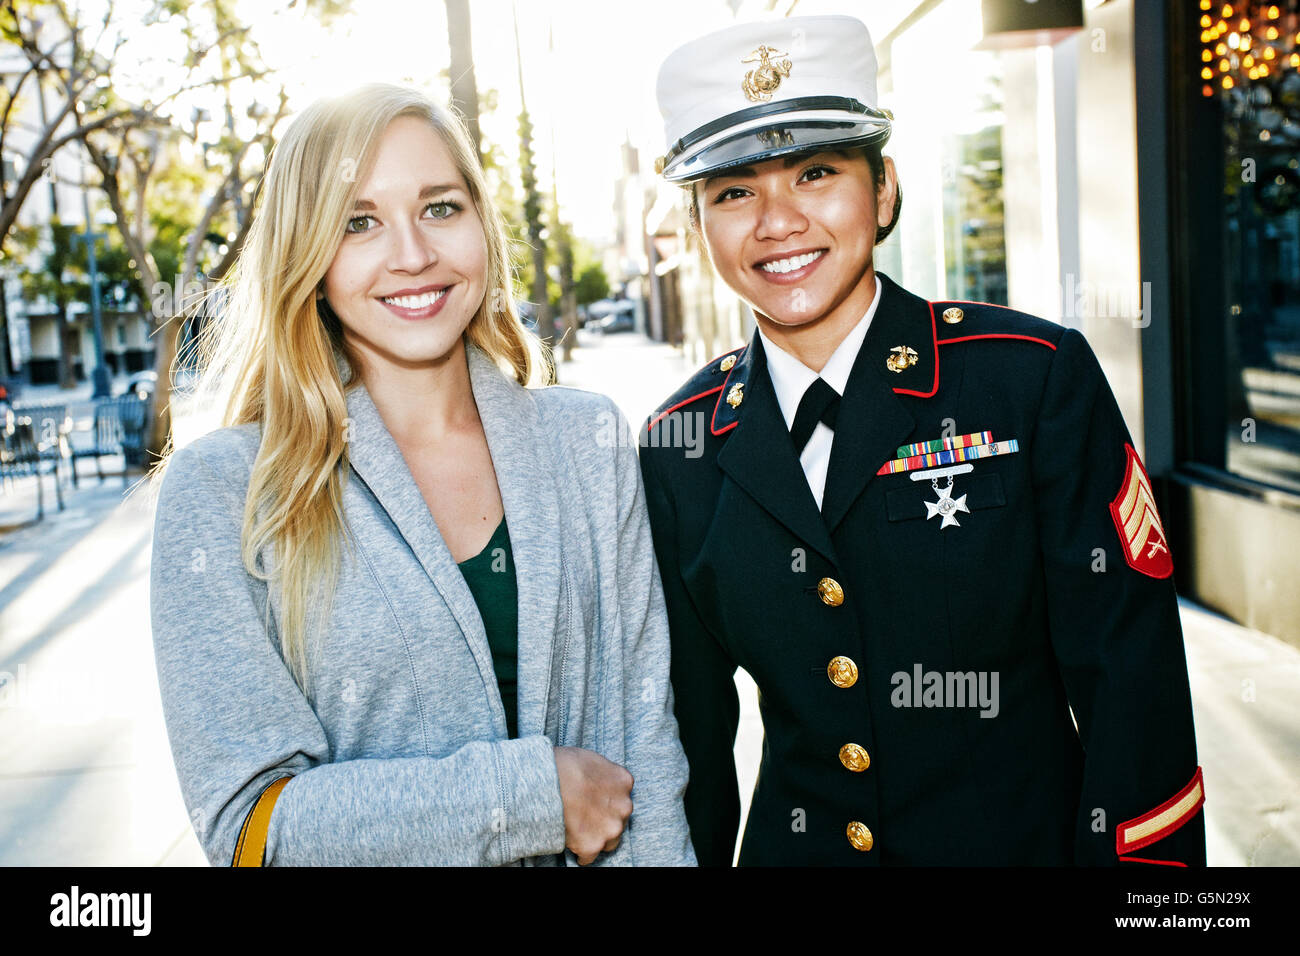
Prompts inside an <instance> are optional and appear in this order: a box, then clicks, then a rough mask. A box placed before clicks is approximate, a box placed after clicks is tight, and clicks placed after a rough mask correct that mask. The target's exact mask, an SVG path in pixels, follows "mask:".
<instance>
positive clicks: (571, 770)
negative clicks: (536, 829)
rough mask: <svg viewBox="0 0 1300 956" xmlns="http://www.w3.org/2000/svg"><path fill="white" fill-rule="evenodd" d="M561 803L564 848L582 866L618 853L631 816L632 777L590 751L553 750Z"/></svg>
mask: <svg viewBox="0 0 1300 956" xmlns="http://www.w3.org/2000/svg"><path fill="white" fill-rule="evenodd" d="M555 768H556V770H557V771H559V776H560V800H561V801H562V802H563V803H564V845H565V846H566V847H567V848H568V849H570V850H572V851H573V853H574V855H575V856H577V858H578V862H579V863H580V864H582V865H583V866H586V865H587V864H588V863H591V862H592V861H593V860H595V859H596V857H597V856H599V855H600V853H601V851H602V850H603V851H609V852H612V851H613V850H616V849H618V841H619V838H620V837H622V835H623V826H624V824H626V823H627V818H628V817H630V816H631V815H632V775H631V774H630V773H628V772H627V770H626V769H625V768H623V767H620V766H619V765H618V764H616V763H613V762H611V761H609V760H606V759H605V758H604V757H602V756H601V755H600V754H598V753H596V752H595V751H592V750H583V749H581V748H580V747H556V748H555Z"/></svg>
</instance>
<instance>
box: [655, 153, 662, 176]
mask: <svg viewBox="0 0 1300 956" xmlns="http://www.w3.org/2000/svg"><path fill="white" fill-rule="evenodd" d="M663 171H664V157H663V156H656V157H655V172H656V173H662V172H663Z"/></svg>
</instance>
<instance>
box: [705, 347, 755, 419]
mask: <svg viewBox="0 0 1300 956" xmlns="http://www.w3.org/2000/svg"><path fill="white" fill-rule="evenodd" d="M747 348H749V346H748V345H746V346H745V349H747ZM745 349H741V350H740V351H741V352H744V351H745ZM739 364H740V359H736V365H739ZM736 365H733V366H731V368H730V369H729V370H728V371H727V377H726V378H724V379H723V380H722V384H721V385H719V386H718V391H719V392H721V391H723V390H725V389H726V387H727V383H728V382H730V381H731V376H732V374H733V373H734V372H735V371H736ZM705 394H708V393H707V392H706V393H705ZM722 398H723V397H722V396H721V395H719V396H718V400H717V402H716V403H714V406H713V417H712V418H710V419H709V431H711V432H712V433H713V434H714V435H721V434H722V433H723V432H728V431H730V430H731V429H733V428H735V427H736V426H737V425H739V424H740V421H739V420H736V421H734V422H732V423H731V424H730V425H728V426H727V427H726V428H724V429H722V431H719V430H718V429H717V428H716V427H715V426H716V425H717V421H718V408H719V407H720V406H721V405H722Z"/></svg>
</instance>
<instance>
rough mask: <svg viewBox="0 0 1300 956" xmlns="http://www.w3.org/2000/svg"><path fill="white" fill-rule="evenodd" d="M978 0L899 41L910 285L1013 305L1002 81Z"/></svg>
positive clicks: (895, 69)
mask: <svg viewBox="0 0 1300 956" xmlns="http://www.w3.org/2000/svg"><path fill="white" fill-rule="evenodd" d="M982 35H983V33H982V24H981V17H980V5H979V3H978V0H947V2H945V3H943V4H940V5H939V6H938V7H937V8H935V9H934V10H932V11H931V12H930V13H928V14H926V15H925V16H924V17H923V18H921V19H920V20H919V21H917V23H916V24H914V25H913V26H912V27H910V28H909V29H908V30H907V31H906V32H904V33H903V34H902V35H901V36H899V37H898V38H897V39H895V40H894V42H893V44H892V49H891V56H890V61H891V72H892V86H893V89H892V91H891V93H890V95H889V96H888V97H887V102H888V104H889V105H890V106H891V108H892V109H893V110H894V111H895V113H896V114H897V116H898V122H897V123H896V125H895V133H894V138H893V139H891V141H890V146H891V152H892V153H893V155H894V156H895V158H896V161H897V162H898V164H899V175H900V178H901V181H902V186H903V200H904V201H903V209H904V212H903V217H902V220H901V222H900V227H899V228H900V232H901V235H900V247H901V248H900V252H901V259H902V266H903V273H904V276H903V278H904V284H905V285H906V286H907V287H908V288H910V289H913V290H914V291H916V292H918V293H920V294H922V295H929V296H931V297H933V298H949V299H970V300H976V301H982V302H995V303H998V304H1001V305H1006V304H1007V254H1006V234H1005V224H1004V216H1003V200H1002V195H1003V193H1002V170H1003V164H1002V128H1003V123H1004V114H1003V96H1002V71H1001V65H1000V63H999V60H998V56H997V54H996V53H993V52H989V51H981V50H975V49H972V47H974V46H975V44H976V43H978V41H979V40H980V38H981V37H982Z"/></svg>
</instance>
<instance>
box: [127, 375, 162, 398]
mask: <svg viewBox="0 0 1300 956" xmlns="http://www.w3.org/2000/svg"><path fill="white" fill-rule="evenodd" d="M157 390H158V373H157V372H153V371H147V370H146V371H143V372H136V373H135V374H134V375H132V376H131V377H130V378H128V379H127V380H126V388H124V389H122V392H121V394H123V395H130V394H131V393H132V392H134V393H135V394H136V395H139V396H140V398H142V399H145V400H148V399H149V398H152V397H153V393H154V392H156V391H157Z"/></svg>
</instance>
